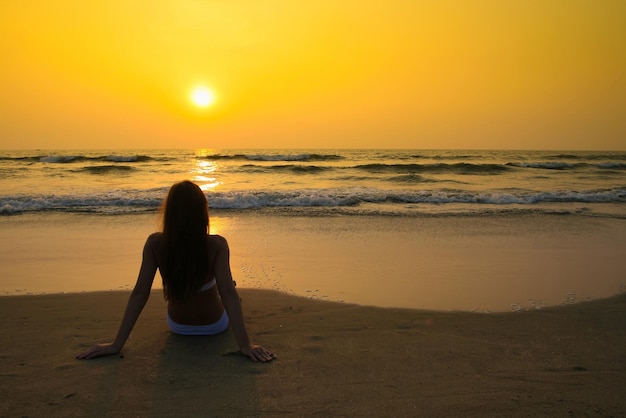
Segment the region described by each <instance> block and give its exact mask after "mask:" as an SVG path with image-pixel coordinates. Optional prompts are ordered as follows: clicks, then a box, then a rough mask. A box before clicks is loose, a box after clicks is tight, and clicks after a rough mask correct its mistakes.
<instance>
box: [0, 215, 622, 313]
mask: <svg viewBox="0 0 626 418" xmlns="http://www.w3.org/2000/svg"><path fill="white" fill-rule="evenodd" d="M157 228H158V224H157V217H156V216H155V215H152V214H150V215H136V214H135V215H116V216H109V215H97V216H96V215H88V214H39V215H21V216H13V217H0V250H1V251H0V294H2V295H14V294H28V293H58V292H82V291H95V290H109V289H111V290H119V289H131V288H132V286H133V285H134V281H135V279H136V276H137V272H138V269H139V263H140V261H141V260H140V259H141V249H142V247H143V243H144V240H145V237H146V236H147V235H148V234H149V233H150V232H152V231H154V230H156V229H157ZM211 230H212V231H211V232H212V233H219V234H221V235H224V236H225V237H226V238H227V239H228V240H229V243H230V247H231V265H232V270H233V274H234V276H235V279H236V280H237V282H238V285H239V286H240V287H248V288H265V289H276V290H280V291H284V292H288V293H292V294H296V295H300V296H305V297H313V298H319V299H322V300H333V301H344V302H350V303H358V304H365V305H375V306H395V307H407V308H420V309H435V310H466V311H470V310H477V311H481V312H482V311H510V310H522V309H540V308H542V307H545V306H554V305H560V304H563V303H572V302H576V301H581V300H586V299H589V298H593V299H595V298H602V297H607V296H611V295H614V294H616V293H619V292H621V291H623V290H624V287H625V285H626V275H625V273H624V272H625V271H626V258H625V257H624V255H626V221H624V220H621V219H610V218H609V219H607V218H593V217H581V216H578V217H577V216H558V215H517V216H500V217H471V216H466V217H434V218H433V217H431V218H417V217H405V216H400V217H379V216H354V215H350V216H337V215H333V216H317V217H314V216H299V215H294V214H289V215H285V214H281V215H277V214H276V213H272V212H262V213H257V214H251V213H245V214H237V215H234V214H228V213H226V214H220V215H215V216H213V217H212V219H211ZM153 287H155V288H157V287H160V278H159V276H158V275H157V278H156V279H155V284H154V286H153Z"/></svg>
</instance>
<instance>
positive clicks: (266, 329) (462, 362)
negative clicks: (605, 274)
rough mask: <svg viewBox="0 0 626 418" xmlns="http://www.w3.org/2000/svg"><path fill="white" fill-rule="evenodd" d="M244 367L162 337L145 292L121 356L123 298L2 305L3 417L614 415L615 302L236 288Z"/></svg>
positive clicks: (199, 346)
mask: <svg viewBox="0 0 626 418" xmlns="http://www.w3.org/2000/svg"><path fill="white" fill-rule="evenodd" d="M240 295H241V296H242V299H243V304H244V309H245V313H246V316H247V318H248V324H249V325H248V326H249V331H250V333H251V335H252V336H253V339H254V340H255V341H258V342H260V343H262V344H264V345H266V346H267V347H269V348H271V349H272V350H273V351H275V352H276V353H278V355H279V358H278V359H277V361H275V362H273V363H271V364H254V363H252V362H250V361H249V360H247V359H245V358H243V357H241V356H240V355H238V354H237V353H236V351H235V349H236V345H235V343H234V339H233V336H232V334H231V333H230V332H227V333H225V334H222V335H220V336H217V337H180V336H174V335H172V334H171V333H170V332H169V331H168V330H167V326H166V324H165V321H164V318H163V317H164V315H163V313H164V309H165V303H164V302H163V300H162V297H161V294H160V292H158V291H153V295H152V297H151V298H150V300H149V302H148V305H147V306H146V308H145V310H144V312H143V314H142V316H141V317H140V319H139V322H138V324H137V326H136V327H135V330H134V332H133V334H132V335H131V338H130V339H129V341H128V343H127V345H126V347H125V348H124V350H123V352H122V355H120V356H113V357H108V358H101V359H96V360H92V361H80V360H75V359H74V356H75V355H76V354H77V353H78V352H79V351H81V350H82V349H84V348H86V347H87V346H89V345H90V344H92V343H93V342H94V341H106V340H107V339H108V338H112V337H113V335H114V333H115V332H116V329H117V326H118V322H119V320H120V317H121V312H122V309H123V307H124V305H125V303H126V298H127V297H128V292H123V291H118V292H101V293H84V294H67V295H34V296H10V297H2V298H0V314H1V315H0V318H1V319H0V321H1V322H2V329H3V333H2V337H1V338H2V340H1V344H0V347H2V348H1V349H0V365H1V367H0V370H1V371H2V372H1V374H2V376H1V380H0V382H1V383H0V388H1V393H2V398H3V401H2V404H1V405H2V406H1V407H0V415H2V416H22V417H40V416H47V417H50V416H54V417H61V416H62V417H68V416H76V417H82V416H94V417H98V416H116V417H117V416H120V417H127V416H137V417H144V416H145V417H175V416H215V417H222V416H225V417H229V416H263V417H272V416H372V417H374V416H427V417H432V416H442V417H443V416H447V417H450V416H481V417H482V416H498V417H502V416H509V417H518V416H519V417H522V416H533V417H537V416H546V417H566V416H605V417H609V416H613V417H618V416H624V415H626V398H624V396H623V395H624V391H623V388H624V387H626V295H623V294H622V295H618V296H616V297H613V298H610V299H603V300H598V301H592V302H583V303H577V304H573V305H569V306H563V307H557V308H548V309H544V310H535V311H526V312H511V313H491V314H484V313H467V312H465V313H464V312H432V311H420V310H407V309H391V308H375V307H363V306H357V305H351V304H341V303H331V302H323V301H318V300H312V299H306V298H299V297H294V296H289V295H286V294H283V293H278V292H274V291H270V290H258V289H252V290H250V289H241V290H240Z"/></svg>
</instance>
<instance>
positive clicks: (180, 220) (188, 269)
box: [160, 181, 209, 302]
mask: <svg viewBox="0 0 626 418" xmlns="http://www.w3.org/2000/svg"><path fill="white" fill-rule="evenodd" d="M162 211H163V236H162V244H161V249H160V250H161V254H160V255H161V257H160V258H161V263H162V265H161V266H160V270H161V277H162V278H163V294H164V296H165V299H166V300H171V301H174V302H185V301H186V300H187V299H188V298H189V297H190V296H191V295H193V294H194V293H195V292H197V290H198V288H199V287H200V285H201V284H202V281H203V280H204V278H205V277H206V276H207V274H208V272H209V260H208V254H207V233H208V229H209V210H208V205H207V200H206V196H205V195H204V193H203V192H202V190H201V189H200V187H198V186H197V185H196V184H194V183H192V182H190V181H182V182H180V183H176V184H174V185H173V186H172V187H171V188H170V191H169V193H168V195H167V198H166V199H165V201H164V204H163V207H162Z"/></svg>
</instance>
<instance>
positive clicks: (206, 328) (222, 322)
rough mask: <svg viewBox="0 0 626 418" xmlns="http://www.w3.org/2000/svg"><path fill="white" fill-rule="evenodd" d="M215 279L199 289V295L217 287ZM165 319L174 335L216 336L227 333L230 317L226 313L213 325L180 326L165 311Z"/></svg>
mask: <svg viewBox="0 0 626 418" xmlns="http://www.w3.org/2000/svg"><path fill="white" fill-rule="evenodd" d="M215 284H216V283H215V279H213V280H211V281H210V282H208V283H205V284H204V285H203V286H202V287H201V288H200V289H198V293H200V292H204V291H207V290H209V289H211V288H212V287H213V286H215ZM165 317H166V319H167V325H168V326H169V327H170V330H171V331H172V332H173V333H174V334H180V335H215V334H221V333H222V332H224V331H226V329H227V328H228V315H227V314H226V311H224V313H223V314H222V317H221V318H220V319H219V320H218V321H217V322H214V323H212V324H207V325H185V324H178V323H176V322H174V321H173V320H172V318H170V314H169V312H167V311H165Z"/></svg>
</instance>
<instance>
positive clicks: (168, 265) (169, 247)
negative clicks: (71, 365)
mask: <svg viewBox="0 0 626 418" xmlns="http://www.w3.org/2000/svg"><path fill="white" fill-rule="evenodd" d="M208 227H209V214H208V205H207V200H206V197H205V196H204V193H203V192H202V190H201V189H200V188H199V187H198V186H197V185H196V184H194V183H192V182H190V181H183V182H180V183H177V184H175V185H173V186H172V188H171V189H170V191H169V194H168V196H167V199H166V200H165V202H164V207H163V232H156V233H154V234H152V235H150V236H149V237H148V239H147V240H146V244H145V246H144V249H143V260H142V262H141V269H140V270H139V277H138V279H137V284H135V288H134V289H133V291H132V293H131V295H130V298H129V300H128V305H127V306H126V311H125V313H124V317H123V319H122V323H121V324H120V328H119V331H118V332H117V337H116V338H115V341H113V342H112V343H110V344H97V345H95V346H93V347H92V348H90V349H89V350H87V351H85V352H83V353H80V354H79V355H78V356H76V358H79V359H90V358H94V357H99V356H106V355H110V354H117V353H119V352H120V350H121V349H122V347H123V346H124V343H125V342H126V339H127V338H128V336H129V335H130V332H131V330H132V329H133V326H134V325H135V322H136V321H137V318H138V317H139V314H140V313H141V311H142V309H143V307H144V306H145V304H146V302H147V301H148V298H149V297H150V289H151V288H152V281H153V280H154V276H155V274H156V271H157V268H158V269H159V271H160V272H161V277H162V278H163V293H164V296H165V299H166V300H167V302H168V303H167V314H166V317H167V323H168V325H169V327H170V329H171V330H172V332H174V333H177V334H183V335H214V334H219V333H221V332H223V331H225V330H226V328H227V327H228V324H229V322H230V326H231V327H232V330H233V333H234V334H235V339H236V340H237V344H238V345H239V350H240V351H241V353H243V354H244V355H246V356H248V357H249V358H250V359H252V360H253V361H262V362H265V361H271V360H272V359H274V358H275V355H274V354H273V353H271V352H269V351H268V350H266V349H265V348H263V347H261V346H259V345H255V344H251V343H250V340H249V339H248V333H247V331H246V327H245V325H244V323H243V314H242V310H241V303H240V299H239V295H238V294H237V290H236V289H235V284H234V282H233V279H232V275H231V272H230V255H229V249H228V243H227V242H226V240H225V239H224V238H222V237H221V236H219V235H208Z"/></svg>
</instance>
